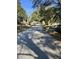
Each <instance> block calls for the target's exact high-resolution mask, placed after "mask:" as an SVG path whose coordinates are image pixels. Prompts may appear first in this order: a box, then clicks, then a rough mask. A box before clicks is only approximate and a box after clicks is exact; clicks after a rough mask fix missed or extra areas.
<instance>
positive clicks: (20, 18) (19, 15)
mask: <svg viewBox="0 0 79 59" xmlns="http://www.w3.org/2000/svg"><path fill="white" fill-rule="evenodd" d="M27 18H28V17H27V15H26V14H25V11H24V10H23V8H22V7H21V4H20V3H19V0H18V2H17V30H18V32H20V31H21V30H23V27H24V26H25V25H24V24H23V22H24V21H25V22H27Z"/></svg>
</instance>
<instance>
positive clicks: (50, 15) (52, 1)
mask: <svg viewBox="0 0 79 59" xmlns="http://www.w3.org/2000/svg"><path fill="white" fill-rule="evenodd" d="M53 5H55V6H53ZM33 7H34V8H35V7H37V9H38V10H39V14H40V16H41V20H40V22H42V21H45V23H46V25H48V21H50V22H60V19H61V16H60V14H61V10H60V9H61V4H60V0H33Z"/></svg>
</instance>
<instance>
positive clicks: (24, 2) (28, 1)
mask: <svg viewBox="0 0 79 59" xmlns="http://www.w3.org/2000/svg"><path fill="white" fill-rule="evenodd" d="M20 3H21V6H22V8H23V9H24V10H25V12H26V14H27V15H28V16H30V15H31V14H32V12H33V11H34V9H33V8H32V0H20Z"/></svg>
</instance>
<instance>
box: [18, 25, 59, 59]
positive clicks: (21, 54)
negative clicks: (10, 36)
mask: <svg viewBox="0 0 79 59" xmlns="http://www.w3.org/2000/svg"><path fill="white" fill-rule="evenodd" d="M54 41H55V39H54V38H53V37H51V36H50V35H49V34H47V33H45V32H44V31H43V27H42V26H41V25H40V24H37V25H35V26H32V27H31V28H30V29H27V30H26V31H23V32H21V33H18V37H17V43H18V59H26V58H29V59H35V58H36V59H60V52H59V51H58V50H57V49H56V46H55V44H53V42H54ZM53 49H54V50H53Z"/></svg>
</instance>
